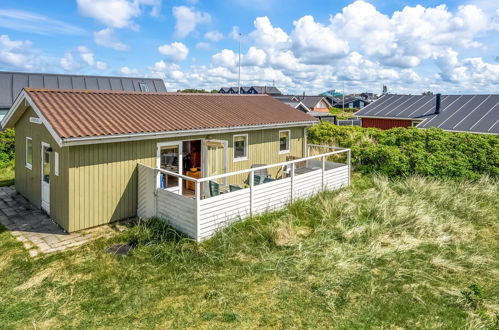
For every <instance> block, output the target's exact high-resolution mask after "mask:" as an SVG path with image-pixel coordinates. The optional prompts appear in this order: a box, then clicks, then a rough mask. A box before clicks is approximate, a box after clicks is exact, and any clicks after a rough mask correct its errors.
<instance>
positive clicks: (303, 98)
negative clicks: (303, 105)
mask: <svg viewBox="0 0 499 330" xmlns="http://www.w3.org/2000/svg"><path fill="white" fill-rule="evenodd" d="M302 100H305V92H303V97H302Z"/></svg>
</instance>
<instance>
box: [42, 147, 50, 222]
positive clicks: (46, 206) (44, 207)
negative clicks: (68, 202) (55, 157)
mask: <svg viewBox="0 0 499 330" xmlns="http://www.w3.org/2000/svg"><path fill="white" fill-rule="evenodd" d="M44 147H47V148H50V144H48V143H46V142H43V141H42V143H41V148H40V159H39V161H40V188H41V193H40V206H41V208H42V209H44V210H45V211H46V212H47V214H50V185H51V184H52V171H51V172H50V176H49V182H48V183H45V181H43V165H44V164H43V163H44V159H43V157H44V155H43V148H44ZM49 161H50V165H52V162H51V160H50V159H49ZM50 165H49V170H50ZM44 184H47V185H48V186H49V187H48V192H49V196H48V197H49V198H48V203H47V204H46V205H45V206H44V202H43V185H44Z"/></svg>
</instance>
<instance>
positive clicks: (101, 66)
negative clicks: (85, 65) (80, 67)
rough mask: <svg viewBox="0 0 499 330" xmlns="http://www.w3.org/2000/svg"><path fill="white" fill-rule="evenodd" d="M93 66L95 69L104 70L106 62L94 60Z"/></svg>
mask: <svg viewBox="0 0 499 330" xmlns="http://www.w3.org/2000/svg"><path fill="white" fill-rule="evenodd" d="M95 68H96V69H97V70H101V71H104V70H106V69H107V63H105V62H102V61H97V62H95Z"/></svg>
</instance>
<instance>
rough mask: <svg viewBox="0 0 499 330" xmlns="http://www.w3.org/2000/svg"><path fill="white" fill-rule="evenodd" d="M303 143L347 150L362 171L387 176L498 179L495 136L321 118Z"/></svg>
mask: <svg viewBox="0 0 499 330" xmlns="http://www.w3.org/2000/svg"><path fill="white" fill-rule="evenodd" d="M308 141H309V142H310V143H313V144H328V145H334V146H340V147H346V148H351V149H352V165H353V166H354V167H355V169H357V170H358V171H360V172H362V173H374V172H376V173H381V174H386V175H389V176H392V177H397V176H406V175H410V174H419V175H425V176H431V177H439V178H459V179H478V178H480V177H481V176H483V175H489V176H491V177H499V136H494V135H485V134H471V133H451V132H445V131H443V130H440V129H435V128H431V129H425V130H421V129H417V128H393V129H390V130H386V131H382V130H379V129H376V128H362V127H355V126H354V127H351V126H336V125H333V124H331V123H328V122H322V123H321V124H320V125H316V126H314V127H312V128H310V129H309V130H308Z"/></svg>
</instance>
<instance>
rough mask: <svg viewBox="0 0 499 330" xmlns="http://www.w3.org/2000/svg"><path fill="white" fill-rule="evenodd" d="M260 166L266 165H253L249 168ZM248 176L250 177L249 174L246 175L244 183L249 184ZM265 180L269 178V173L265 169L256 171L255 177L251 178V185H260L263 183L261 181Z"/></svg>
mask: <svg viewBox="0 0 499 330" xmlns="http://www.w3.org/2000/svg"><path fill="white" fill-rule="evenodd" d="M262 166H267V164H253V165H251V168H255V167H262ZM250 175H251V173H250V174H248V178H247V179H246V181H245V182H244V183H246V184H249V180H250ZM265 178H270V175H269V171H268V170H267V169H266V168H262V169H259V170H256V171H255V175H254V177H253V184H254V185H255V186H256V185H258V184H260V183H263V179H265Z"/></svg>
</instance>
